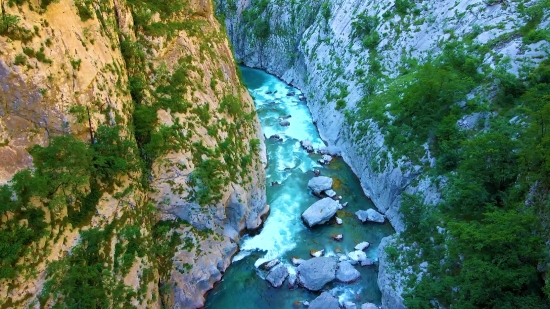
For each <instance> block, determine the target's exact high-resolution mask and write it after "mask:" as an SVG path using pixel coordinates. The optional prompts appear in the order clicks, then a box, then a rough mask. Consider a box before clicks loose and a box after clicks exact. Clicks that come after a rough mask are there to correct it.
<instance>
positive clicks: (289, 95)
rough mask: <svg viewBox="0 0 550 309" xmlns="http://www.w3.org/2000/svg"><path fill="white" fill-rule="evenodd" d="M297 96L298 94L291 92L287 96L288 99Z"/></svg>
mask: <svg viewBox="0 0 550 309" xmlns="http://www.w3.org/2000/svg"><path fill="white" fill-rule="evenodd" d="M295 95H296V92H294V91H290V92H289V93H287V94H286V96H287V97H292V96H295Z"/></svg>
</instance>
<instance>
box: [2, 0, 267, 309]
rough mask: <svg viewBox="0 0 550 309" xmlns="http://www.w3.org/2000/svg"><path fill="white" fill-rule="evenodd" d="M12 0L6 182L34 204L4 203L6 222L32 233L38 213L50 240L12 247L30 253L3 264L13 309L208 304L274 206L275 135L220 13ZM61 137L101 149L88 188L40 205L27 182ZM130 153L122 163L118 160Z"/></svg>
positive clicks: (53, 192)
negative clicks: (268, 185)
mask: <svg viewBox="0 0 550 309" xmlns="http://www.w3.org/2000/svg"><path fill="white" fill-rule="evenodd" d="M1 4H2V12H1V14H2V15H1V19H0V21H1V24H0V86H1V88H2V91H1V92H0V139H1V140H2V142H1V143H0V158H1V159H2V163H1V164H0V183H2V184H4V186H3V187H2V188H3V190H4V189H5V190H6V191H5V192H10V194H11V197H9V198H8V200H9V201H10V203H14V204H15V203H19V202H22V203H24V206H23V207H22V208H21V206H17V207H15V206H14V208H13V209H8V210H4V209H2V212H1V213H0V215H1V217H0V228H1V229H2V232H3V233H4V234H2V237H8V236H5V235H7V234H8V233H9V232H10V231H11V230H13V231H15V230H16V229H19V228H21V229H29V230H30V231H32V224H31V223H30V222H31V221H30V220H32V219H31V218H30V217H29V218H27V214H26V212H27V211H29V209H32V210H33V211H34V210H35V211H37V212H38V213H41V212H42V211H43V212H44V215H43V217H44V218H42V217H40V218H42V219H40V220H41V221H40V223H41V225H40V226H41V230H43V232H44V234H43V235H42V234H41V235H42V236H36V235H35V236H33V237H34V238H32V240H28V241H25V242H24V243H22V244H21V246H19V244H18V247H17V248H15V244H14V246H13V248H12V247H10V246H9V244H3V246H5V247H6V248H5V249H6V250H12V249H13V250H14V252H16V253H14V255H13V256H9V258H7V257H5V256H3V257H2V260H1V261H0V262H1V263H2V264H1V265H0V266H2V271H4V269H13V270H14V272H13V273H11V272H10V273H9V274H5V273H3V272H2V275H0V286H1V288H0V299H1V301H0V307H1V308H14V307H17V308H22V307H36V308H38V307H44V306H47V307H50V306H53V305H54V304H56V303H57V304H58V303H65V304H66V305H69V304H71V303H72V302H77V301H78V302H80V303H81V305H82V304H84V305H86V303H85V300H84V299H86V300H88V299H91V300H90V302H93V303H94V304H96V305H97V304H103V305H106V306H108V307H118V306H120V305H122V304H126V305H129V306H132V307H140V308H160V307H179V308H199V307H201V306H202V305H203V303H204V297H203V295H204V293H205V292H206V291H208V290H209V289H211V288H212V286H213V284H214V283H215V282H216V281H219V280H220V279H221V275H222V273H223V272H224V271H225V269H226V268H227V267H228V266H229V263H230V259H231V257H232V255H233V254H235V253H236V251H237V250H238V245H237V243H238V240H239V238H240V236H241V235H242V234H243V233H244V232H246V231H248V230H254V229H256V228H258V227H259V226H260V225H261V223H262V221H263V220H264V219H265V216H266V215H267V213H268V212H269V206H268V205H266V197H265V171H264V169H265V165H266V155H265V146H264V143H263V141H264V138H263V135H262V134H261V128H260V126H259V122H258V120H257V117H256V114H255V111H254V105H253V102H252V99H251V98H250V96H249V95H248V92H247V91H246V88H245V87H244V86H243V85H242V84H241V81H240V80H239V76H238V73H237V71H236V68H235V64H234V60H233V55H232V52H231V49H230V47H229V43H228V40H227V37H226V34H225V33H224V32H223V31H222V30H221V27H220V25H219V23H218V21H217V20H216V19H215V17H214V16H213V7H212V3H211V2H210V1H199V0H197V1H195V0H192V1H184V2H181V3H176V4H172V5H168V4H167V5H164V4H158V3H154V4H150V3H146V2H143V1H128V2H126V1H119V0H115V1H74V2H73V1H65V0H60V1H56V2H51V3H50V2H49V1H15V2H14V1H2V3H1ZM105 132H115V137H113V136H112V135H108V134H106V133H105ZM59 137H75V138H76V139H74V140H70V141H71V144H69V147H73V146H74V145H76V146H78V147H83V148H82V150H83V151H87V150H90V151H93V155H92V159H91V160H92V164H91V165H90V167H89V171H88V170H86V171H82V173H86V176H85V177H84V176H83V178H82V179H83V182H82V183H81V184H80V185H79V186H78V187H77V188H76V189H75V191H74V192H73V191H71V188H72V186H70V185H69V184H68V183H61V185H60V186H59V187H56V188H53V189H48V190H50V191H49V192H48V194H47V195H44V196H42V195H40V194H38V193H36V194H37V195H35V194H34V193H31V199H30V200H27V199H25V198H24V197H23V196H22V193H21V191H18V189H17V188H18V183H21V182H18V180H17V179H20V178H18V177H20V176H19V175H23V174H25V173H26V171H30V175H31V176H30V177H32V179H39V178H40V177H42V176H43V175H42V173H43V171H42V168H41V166H42V159H39V160H40V162H39V166H38V167H36V166H35V164H34V163H33V156H34V157H35V160H36V158H38V157H37V153H39V152H40V150H43V149H53V145H54V144H55V143H56V142H55V141H59V140H61V139H58V138H59ZM107 138H113V139H114V140H115V141H114V142H107V144H106V145H104V144H102V143H103V141H104V140H107ZM52 141H54V142H52ZM59 143H60V142H59ZM122 144H124V145H125V146H124V147H126V148H118V149H119V153H118V156H119V158H112V157H109V158H106V157H104V156H103V154H104V153H105V152H106V151H107V150H106V148H101V147H102V146H106V147H107V148H109V146H113V145H116V146H117V147H122V146H121V145H122ZM35 145H39V146H40V147H38V146H35ZM33 146H34V148H33ZM76 146H74V147H76ZM37 147H38V148H37ZM33 149H34V150H33ZM36 149H38V150H36ZM56 149H57V148H56ZM74 149H76V148H74ZM121 149H122V150H121ZM52 151H53V150H52ZM56 151H57V152H55V154H54V155H53V156H54V157H57V156H59V157H62V156H63V155H64V152H63V149H62V148H61V149H58V150H56ZM75 151H76V150H75ZM67 152H68V153H69V154H68V155H67V156H68V157H69V158H74V157H75V156H76V157H78V155H79V154H70V151H67ZM80 155H82V156H83V157H84V156H85V154H84V153H81V154H80ZM50 157H51V156H50ZM119 159H123V160H119ZM37 162H38V161H37ZM58 164H59V165H61V166H62V168H61V170H62V171H65V170H66V171H68V172H69V174H71V175H72V176H75V175H74V174H75V173H76V172H75V170H76V167H75V168H69V167H66V166H65V165H66V162H61V161H60V162H58ZM77 165H78V164H77ZM86 166H88V165H86ZM27 169H30V170H27ZM58 170H59V169H58ZM106 170H111V171H115V172H112V174H108V175H109V176H107V177H100V176H99V175H100V172H98V171H106ZM117 171H118V172H117ZM44 173H45V172H44ZM14 175H15V177H14ZM25 175H26V174H25ZM90 175H91V176H90ZM77 176H78V175H77ZM44 177H45V176H44ZM12 178H13V179H12ZM40 179H41V178H40ZM79 179H80V178H79ZM45 187H47V185H45ZM69 187H70V188H69ZM3 192H4V191H3ZM31 192H34V191H32V189H31ZM57 196H59V197H60V200H61V202H60V204H56V205H58V206H56V207H53V206H52V205H53V204H54V203H53V202H54V199H55V197H57ZM92 197H94V198H93V199H94V200H95V202H94V203H93V205H92V207H90V208H89V209H88V208H87V210H86V212H85V211H84V208H85V205H88V204H87V202H89V200H90V199H92ZM56 201H57V200H56ZM10 205H11V204H10ZM59 205H60V206H59ZM75 212H76V213H78V214H81V215H82V217H78V220H77V219H75V216H74V215H73V213H75ZM18 218H22V219H18ZM81 218H84V219H81ZM77 222H78V223H77ZM31 233H32V232H31ZM35 233H38V232H37V231H36V232H35ZM98 235H99V236H98ZM9 237H11V236H9ZM6 239H8V238H4V239H3V242H4V240H6ZM81 252H84V255H81ZM91 259H93V261H92V260H91ZM79 261H80V262H79ZM75 263H76V264H75ZM92 263H93V264H92ZM76 265H85V266H82V267H84V269H83V270H82V269H81V273H80V274H77V275H75V274H74V273H72V272H71V271H69V270H71V269H75V270H76V269H80V268H78V267H77V266H76ZM98 265H101V268H102V270H100V272H99V274H98V275H94V277H93V278H92V279H91V280H92V281H91V282H90V281H86V279H82V278H81V276H84V275H83V274H84V273H85V271H90V272H92V273H93V272H94V271H96V269H97V268H96V267H97V266H98ZM86 267H88V268H86ZM64 269H65V270H64ZM84 277H85V276H84ZM87 284H92V285H93V286H94V287H95V290H93V291H92V290H89V289H86V286H87ZM72 285H74V286H75V289H76V290H71V289H72V288H70V289H69V290H68V289H67V287H69V286H72ZM78 298H82V299H79V300H77V299H78ZM87 304H88V305H89V304H90V303H87Z"/></svg>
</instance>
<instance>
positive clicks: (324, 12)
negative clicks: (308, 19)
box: [321, 1, 332, 23]
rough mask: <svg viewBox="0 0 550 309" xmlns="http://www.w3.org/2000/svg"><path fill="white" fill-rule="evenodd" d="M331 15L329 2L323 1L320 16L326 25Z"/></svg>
mask: <svg viewBox="0 0 550 309" xmlns="http://www.w3.org/2000/svg"><path fill="white" fill-rule="evenodd" d="M331 15H332V12H331V8H330V2H329V1H324V2H323V3H322V4H321V16H323V18H324V19H325V23H328V20H329V19H330V16H331Z"/></svg>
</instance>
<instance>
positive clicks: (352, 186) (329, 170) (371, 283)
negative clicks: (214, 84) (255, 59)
mask: <svg viewBox="0 0 550 309" xmlns="http://www.w3.org/2000/svg"><path fill="white" fill-rule="evenodd" d="M241 69H242V72H243V78H244V82H245V84H246V86H247V87H248V90H249V91H250V94H251V95H252V97H253V98H254V102H255V105H256V109H257V111H258V116H259V118H260V122H261V124H262V129H263V131H264V134H265V135H266V137H269V136H271V135H273V134H278V135H279V136H280V137H282V138H283V141H282V142H279V141H275V140H271V139H266V146H267V151H268V162H269V165H268V169H267V200H268V204H269V205H270V206H271V214H270V215H269V217H268V219H267V220H266V222H265V224H264V227H263V229H262V230H261V232H260V233H259V234H257V235H254V236H252V237H250V236H245V237H244V238H243V239H242V242H241V251H240V253H239V254H237V255H236V256H235V257H234V259H233V264H232V265H231V266H230V267H229V269H228V270H227V272H226V273H225V275H224V277H223V279H222V281H221V282H220V283H219V284H217V285H216V286H215V288H214V289H213V290H212V291H211V292H210V293H209V294H208V295H207V299H206V306H205V308H210V309H232V308H235V309H237V308H238V309H249V308H250V309H252V308H254V309H258V308H296V307H301V304H299V303H298V302H300V301H306V300H307V301H311V300H313V299H314V298H315V297H316V296H317V295H318V293H313V292H309V291H307V290H306V289H303V288H296V289H294V290H289V289H288V288H287V286H286V282H285V284H284V285H283V286H282V287H281V288H278V289H275V288H272V287H271V286H270V284H269V283H268V282H267V281H265V280H263V279H262V276H264V275H263V274H262V273H261V272H259V271H257V269H256V267H257V266H258V265H260V264H261V263H263V262H265V261H269V260H271V259H274V258H278V259H279V260H280V261H282V262H283V263H285V264H288V265H290V259H291V258H292V257H293V256H296V257H300V258H303V259H308V258H309V251H310V250H321V249H324V250H325V252H326V254H325V255H336V254H338V253H343V254H345V253H347V252H350V251H353V250H354V249H353V247H354V246H355V245H356V244H357V243H359V242H362V241H368V242H370V243H371V247H370V248H369V249H367V250H366V253H367V256H368V257H369V258H371V259H374V260H378V259H377V247H378V244H379V243H380V240H381V239H382V238H383V237H385V236H388V235H390V234H392V233H393V232H394V231H393V229H392V227H391V225H390V224H389V223H385V224H371V223H367V224H362V223H361V222H360V221H359V220H358V219H357V218H356V217H355V215H354V213H355V212H356V211H357V210H360V209H368V208H375V207H374V205H373V204H372V202H371V201H370V200H369V199H368V198H367V197H366V196H365V195H364V194H363V191H362V190H361V187H360V184H359V180H358V179H357V177H356V176H355V175H354V174H353V173H352V171H351V169H350V168H349V167H348V166H347V165H346V164H345V162H343V160H342V159H341V158H338V159H335V160H333V161H332V163H331V164H330V165H329V166H322V165H320V164H319V163H317V160H318V159H319V158H320V155H316V154H308V153H307V152H306V151H305V150H303V149H302V148H301V147H300V140H304V139H309V140H310V141H312V143H313V145H314V147H315V148H317V147H319V146H324V143H323V141H322V140H321V138H320V137H319V133H318V132H317V128H316V127H315V126H314V125H313V123H312V119H311V114H310V112H309V109H308V108H307V105H306V103H305V102H301V101H299V100H298V95H299V94H301V92H300V91H299V90H298V89H295V88H292V87H291V86H288V85H287V84H285V83H284V82H282V81H281V80H279V79H278V78H276V77H275V76H272V75H269V74H267V73H265V72H263V71H260V70H255V69H250V68H246V67H242V68H241ZM290 91H294V92H295V93H296V95H295V96H287V93H288V92H290ZM266 92H273V93H272V94H267V93H266ZM287 115H291V117H290V118H288V119H287V120H288V121H289V122H290V126H288V127H283V126H280V125H279V121H280V118H279V117H281V116H287ZM314 169H319V170H321V175H324V176H329V177H332V178H333V179H334V180H335V182H334V185H333V189H334V190H335V191H336V193H337V194H338V195H341V196H343V200H342V203H343V202H349V206H348V207H346V208H344V209H343V210H340V211H339V212H338V213H337V216H338V217H340V218H341V219H342V220H343V222H344V223H343V224H342V225H337V224H336V222H335V221H334V219H333V220H331V221H330V222H328V223H326V224H324V225H322V226H316V227H314V228H312V229H308V228H306V226H305V225H304V224H303V223H302V220H301V217H300V216H301V214H302V212H303V211H304V210H306V209H307V208H308V207H309V206H310V205H311V204H313V203H314V202H316V201H318V200H319V199H318V198H317V197H315V196H313V195H312V194H311V193H309V192H308V188H307V182H308V181H309V180H310V179H311V178H313V177H314V175H313V170H314ZM272 182H277V183H279V185H273V186H272V185H271V183H272ZM340 233H341V234H343V235H344V239H343V240H342V241H341V242H336V241H334V240H333V239H332V237H331V235H333V234H340ZM356 268H357V269H358V270H359V271H360V273H361V279H360V280H359V281H357V282H355V283H353V284H343V283H336V282H334V283H330V284H328V285H327V286H326V287H325V289H331V290H333V294H334V295H337V296H338V297H339V299H340V300H341V301H353V302H355V303H357V304H358V305H360V304H363V303H365V302H372V303H377V304H379V303H380V291H379V290H378V286H377V284H376V278H377V271H378V270H377V269H376V267H375V266H371V267H360V266H357V267H356Z"/></svg>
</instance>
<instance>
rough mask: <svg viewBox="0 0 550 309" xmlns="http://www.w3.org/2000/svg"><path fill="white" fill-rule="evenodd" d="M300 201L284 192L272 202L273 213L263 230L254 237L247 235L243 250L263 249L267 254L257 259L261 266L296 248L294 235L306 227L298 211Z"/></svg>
mask: <svg viewBox="0 0 550 309" xmlns="http://www.w3.org/2000/svg"><path fill="white" fill-rule="evenodd" d="M299 207H300V201H299V200H296V197H294V196H292V195H291V194H288V193H286V194H283V195H281V196H280V197H279V198H277V199H276V200H275V201H273V202H272V203H271V214H270V215H269V217H268V219H267V220H266V222H265V224H264V227H263V229H262V232H261V233H260V234H258V235H256V236H254V237H246V238H245V239H244V241H243V243H242V245H241V251H247V250H248V251H250V250H263V251H266V254H265V256H264V257H263V258H261V259H259V260H258V261H256V263H255V265H256V266H259V265H260V264H262V263H263V262H267V261H270V260H273V259H275V258H278V257H281V256H283V254H284V253H286V252H288V251H290V250H292V249H294V248H295V247H296V243H295V242H294V235H296V233H298V232H299V231H300V230H302V229H303V228H304V226H303V224H300V223H299V215H298V218H296V213H297V212H298V209H299Z"/></svg>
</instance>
